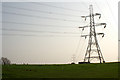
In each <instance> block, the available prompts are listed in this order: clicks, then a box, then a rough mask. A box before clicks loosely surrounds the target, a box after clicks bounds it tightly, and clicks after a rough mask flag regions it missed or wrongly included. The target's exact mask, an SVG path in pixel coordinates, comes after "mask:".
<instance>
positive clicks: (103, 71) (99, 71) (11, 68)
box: [2, 63, 120, 78]
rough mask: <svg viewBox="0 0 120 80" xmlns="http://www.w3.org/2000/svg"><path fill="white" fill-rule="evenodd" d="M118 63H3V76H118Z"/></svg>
mask: <svg viewBox="0 0 120 80" xmlns="http://www.w3.org/2000/svg"><path fill="white" fill-rule="evenodd" d="M118 64H120V63H105V64H60V65H4V66H3V67H2V69H3V71H2V72H3V74H2V76H3V78H118Z"/></svg>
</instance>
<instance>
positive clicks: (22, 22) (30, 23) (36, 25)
mask: <svg viewBox="0 0 120 80" xmlns="http://www.w3.org/2000/svg"><path fill="white" fill-rule="evenodd" d="M2 23H10V24H24V25H35V26H39V27H40V26H46V27H57V28H75V27H70V26H59V25H46V24H32V23H24V22H22V23H21V22H11V21H2Z"/></svg>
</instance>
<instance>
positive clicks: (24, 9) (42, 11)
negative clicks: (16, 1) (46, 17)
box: [3, 6, 81, 17]
mask: <svg viewBox="0 0 120 80" xmlns="http://www.w3.org/2000/svg"><path fill="white" fill-rule="evenodd" d="M3 7H7V8H15V9H21V10H26V11H35V12H42V13H48V14H56V15H63V16H70V17H81V16H76V15H72V14H64V13H56V12H50V11H42V10H34V9H27V8H20V7H14V6H3Z"/></svg>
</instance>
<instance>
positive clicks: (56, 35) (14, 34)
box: [0, 34, 80, 37]
mask: <svg viewBox="0 0 120 80" xmlns="http://www.w3.org/2000/svg"><path fill="white" fill-rule="evenodd" d="M0 35H1V36H26V37H31V36H32V37H80V36H68V35H67V36H62V35H28V34H0Z"/></svg>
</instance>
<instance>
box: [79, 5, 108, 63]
mask: <svg viewBox="0 0 120 80" xmlns="http://www.w3.org/2000/svg"><path fill="white" fill-rule="evenodd" d="M89 11H90V14H89V15H88V16H81V17H82V18H85V20H86V18H87V17H89V18H90V25H89V26H83V27H79V28H82V30H84V28H86V27H88V28H90V32H89V34H88V35H82V36H81V37H85V38H86V37H87V36H89V41H88V46H87V50H86V53H85V58H84V62H89V63H90V62H91V60H92V59H98V60H99V61H100V63H105V60H104V58H103V55H102V52H101V50H100V46H99V44H98V40H97V35H102V37H104V33H96V31H95V27H96V26H101V25H104V28H105V27H106V23H97V24H95V21H94V17H95V16H99V19H100V18H101V14H100V13H95V14H94V13H93V6H92V5H90V6H89ZM93 53H94V55H93ZM96 55H97V56H96Z"/></svg>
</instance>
